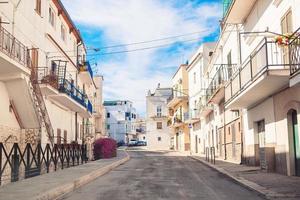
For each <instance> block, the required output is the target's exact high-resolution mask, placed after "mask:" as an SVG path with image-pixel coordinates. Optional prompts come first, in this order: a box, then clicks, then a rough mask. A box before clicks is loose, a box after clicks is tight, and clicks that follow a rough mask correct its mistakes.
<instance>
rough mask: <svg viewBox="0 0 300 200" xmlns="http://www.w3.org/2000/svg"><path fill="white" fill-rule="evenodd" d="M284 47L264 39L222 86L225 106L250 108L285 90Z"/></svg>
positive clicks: (287, 69) (287, 79)
mask: <svg viewBox="0 0 300 200" xmlns="http://www.w3.org/2000/svg"><path fill="white" fill-rule="evenodd" d="M285 53H286V48H283V47H278V45H277V44H276V43H275V42H273V41H268V39H267V38H264V39H263V40H262V41H261V43H260V44H259V45H258V46H257V48H255V50H254V51H253V52H252V53H251V54H250V56H248V58H247V59H246V61H245V62H244V63H243V64H242V66H241V67H240V68H239V69H238V70H237V71H236V72H235V73H234V74H233V76H232V78H231V80H230V81H229V83H228V84H227V85H226V86H225V107H226V108H228V109H238V108H249V107H251V106H253V105H254V104H256V103H258V102H260V101H262V100H263V99H265V98H267V97H268V96H270V95H272V94H274V93H275V92H277V91H279V90H281V89H282V88H284V87H286V86H287V85H288V83H289V64H285V63H288V61H286V56H285V55H286V54H285Z"/></svg>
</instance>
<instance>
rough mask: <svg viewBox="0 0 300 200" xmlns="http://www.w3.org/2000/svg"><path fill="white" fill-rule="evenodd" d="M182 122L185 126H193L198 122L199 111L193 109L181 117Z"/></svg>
mask: <svg viewBox="0 0 300 200" xmlns="http://www.w3.org/2000/svg"><path fill="white" fill-rule="evenodd" d="M183 119H184V122H185V123H187V124H193V123H196V122H199V121H200V115H199V110H197V109H194V110H190V111H189V112H186V113H184V115H183Z"/></svg>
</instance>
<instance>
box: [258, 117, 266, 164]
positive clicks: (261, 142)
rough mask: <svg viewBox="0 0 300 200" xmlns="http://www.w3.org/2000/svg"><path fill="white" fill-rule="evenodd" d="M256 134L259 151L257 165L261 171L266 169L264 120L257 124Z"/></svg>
mask: <svg viewBox="0 0 300 200" xmlns="http://www.w3.org/2000/svg"><path fill="white" fill-rule="evenodd" d="M257 133H258V149H259V163H260V167H261V168H262V169H266V167H267V166H266V149H265V146H266V134H265V120H261V121H258V122H257Z"/></svg>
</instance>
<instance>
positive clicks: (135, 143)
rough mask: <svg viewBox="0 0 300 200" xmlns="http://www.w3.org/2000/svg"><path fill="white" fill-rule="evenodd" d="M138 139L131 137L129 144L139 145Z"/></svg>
mask: <svg viewBox="0 0 300 200" xmlns="http://www.w3.org/2000/svg"><path fill="white" fill-rule="evenodd" d="M137 143H138V141H137V140H136V139H131V140H130V141H129V142H128V146H137Z"/></svg>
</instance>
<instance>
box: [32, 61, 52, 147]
mask: <svg viewBox="0 0 300 200" xmlns="http://www.w3.org/2000/svg"><path fill="white" fill-rule="evenodd" d="M30 83H31V86H32V90H31V92H32V95H33V100H34V106H35V110H36V113H37V116H38V119H39V122H40V127H41V128H42V127H43V125H44V126H45V128H46V131H47V136H48V139H49V141H50V143H51V144H52V145H53V144H54V130H53V128H52V124H51V120H50V116H49V114H48V111H47V108H46V104H45V101H44V98H43V95H42V92H41V88H40V86H39V84H38V83H39V82H38V74H37V72H36V69H35V68H34V67H33V66H32V70H31V77H30Z"/></svg>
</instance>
